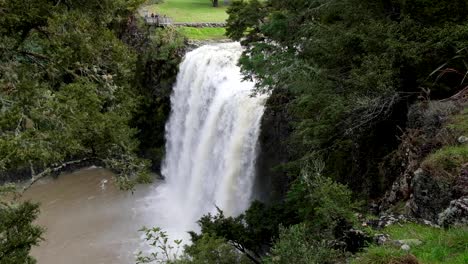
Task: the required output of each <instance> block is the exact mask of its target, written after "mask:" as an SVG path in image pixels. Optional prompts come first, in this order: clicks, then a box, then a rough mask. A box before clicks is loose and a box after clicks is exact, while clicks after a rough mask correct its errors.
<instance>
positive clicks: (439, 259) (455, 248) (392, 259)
mask: <svg viewBox="0 0 468 264" xmlns="http://www.w3.org/2000/svg"><path fill="white" fill-rule="evenodd" d="M383 232H384V233H387V234H389V235H390V238H391V239H393V240H400V239H418V240H420V241H422V244H421V245H412V246H411V249H410V252H409V253H410V254H412V255H414V256H415V257H416V258H417V259H418V260H419V261H420V262H421V263H425V264H432V263H434V264H435V263H449V264H462V263H463V264H464V263H468V227H466V226H465V227H458V228H451V229H441V228H433V227H429V226H423V225H418V224H412V223H410V224H404V225H401V226H400V225H393V226H390V227H387V228H386V229H385V230H384V231H383ZM406 254H407V253H406V252H404V251H403V250H401V249H400V248H399V247H397V246H392V245H384V246H377V245H372V246H370V247H369V248H367V249H366V251H365V252H363V253H361V254H359V255H358V256H357V257H356V258H355V259H354V261H353V262H352V263H360V264H361V263H364V264H365V263H377V264H378V263H382V264H383V263H399V262H398V259H399V258H401V257H403V256H405V255H406Z"/></svg>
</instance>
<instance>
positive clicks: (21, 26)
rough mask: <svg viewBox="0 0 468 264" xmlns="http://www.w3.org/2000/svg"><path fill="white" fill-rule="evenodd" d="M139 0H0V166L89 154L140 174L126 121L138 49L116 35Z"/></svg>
mask: <svg viewBox="0 0 468 264" xmlns="http://www.w3.org/2000/svg"><path fill="white" fill-rule="evenodd" d="M141 3H142V0H131V1H126V0H117V1H114V0H112V1H111V0H105V1H100V0H99V1H95V0H92V1H80V0H79V1H68V0H67V1H49V0H42V1H36V2H34V3H29V2H28V3H26V2H24V1H19V0H12V1H0V14H1V15H0V40H1V41H0V110H1V111H0V131H1V133H0V171H2V172H4V171H14V170H16V169H19V168H25V167H26V168H30V171H31V177H32V178H34V176H35V175H36V172H40V171H42V170H46V169H47V168H49V167H53V166H55V165H56V164H62V163H65V162H67V161H70V160H79V159H82V158H84V157H92V158H95V159H99V160H102V161H103V162H104V163H105V164H107V165H108V167H110V168H112V169H113V170H115V171H116V172H118V173H120V176H121V177H119V178H118V180H119V182H121V183H122V186H124V187H128V188H129V187H131V186H132V183H131V180H133V179H135V178H137V177H138V176H140V175H143V174H145V171H146V168H147V163H146V162H145V161H144V160H141V159H140V158H138V157H137V156H136V150H137V149H138V140H136V132H137V131H136V129H134V128H132V127H131V126H130V120H131V119H132V114H133V113H134V112H135V110H136V106H137V104H138V102H139V100H140V96H139V94H138V92H137V90H136V89H135V88H134V86H133V80H134V75H135V64H136V58H137V56H136V52H135V51H133V50H131V49H130V48H129V47H128V46H126V45H125V44H124V43H122V41H120V40H119V39H118V38H117V32H116V30H115V28H119V27H118V26H117V25H120V24H122V23H126V22H127V17H128V16H129V15H130V14H132V13H133V12H135V11H136V8H138V6H139V5H140V4H141Z"/></svg>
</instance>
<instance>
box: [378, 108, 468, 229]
mask: <svg viewBox="0 0 468 264" xmlns="http://www.w3.org/2000/svg"><path fill="white" fill-rule="evenodd" d="M463 109H466V102H464V101H450V100H449V101H434V102H431V101H429V102H428V101H426V102H421V103H418V104H415V105H414V106H412V107H411V109H410V111H409V114H408V127H407V129H406V131H405V133H404V135H403V136H402V140H401V144H400V146H399V148H398V150H396V151H395V152H394V153H393V156H392V163H393V164H394V167H395V168H396V169H395V168H394V169H391V170H388V171H391V172H396V173H398V174H399V176H398V177H397V179H396V180H395V181H394V183H393V185H392V187H391V189H390V190H389V191H388V192H387V193H386V195H385V197H384V198H383V199H382V200H381V202H380V206H379V209H380V212H389V211H396V210H400V211H399V213H406V214H407V215H409V216H410V217H412V218H419V219H425V220H428V221H430V222H432V223H439V224H440V225H450V224H453V223H464V222H466V214H467V212H466V209H467V208H468V207H467V206H466V200H465V197H468V169H467V168H468V163H467V164H464V163H466V161H465V162H464V161H463V160H461V161H457V162H458V163H457V165H456V166H455V165H450V170H449V171H446V169H445V167H444V166H446V165H444V164H445V163H444V162H445V161H444V160H448V162H449V164H452V163H451V161H450V157H451V156H449V155H447V156H444V158H443V159H440V158H439V160H437V159H430V157H431V155H434V153H436V152H438V151H439V150H441V149H447V148H446V147H452V148H454V147H456V148H459V147H463V146H464V145H465V144H466V143H465V138H464V135H463V132H460V131H458V130H454V129H453V128H452V127H453V126H452V127H451V124H455V125H457V124H456V123H453V122H454V121H453V117H454V116H457V115H460V113H461V112H462V111H463ZM451 122H452V123H451ZM457 122H460V121H457ZM461 122H463V121H461ZM432 157H433V156H432ZM458 157H460V156H458ZM462 159H463V158H462ZM460 164H461V165H460ZM463 164H464V165H463Z"/></svg>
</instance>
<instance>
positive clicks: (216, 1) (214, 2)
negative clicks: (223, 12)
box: [211, 0, 219, 7]
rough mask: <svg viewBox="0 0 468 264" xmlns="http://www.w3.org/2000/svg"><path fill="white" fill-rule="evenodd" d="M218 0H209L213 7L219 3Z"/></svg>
mask: <svg viewBox="0 0 468 264" xmlns="http://www.w3.org/2000/svg"><path fill="white" fill-rule="evenodd" d="M218 1H219V0H211V3H212V4H213V7H218V5H219V3H218Z"/></svg>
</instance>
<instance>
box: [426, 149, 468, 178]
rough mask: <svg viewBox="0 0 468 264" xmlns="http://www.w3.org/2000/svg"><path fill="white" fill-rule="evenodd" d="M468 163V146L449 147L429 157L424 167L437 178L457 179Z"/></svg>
mask: <svg viewBox="0 0 468 264" xmlns="http://www.w3.org/2000/svg"><path fill="white" fill-rule="evenodd" d="M466 163H468V146H467V145H459V146H447V147H443V148H441V149H439V150H437V151H436V152H434V153H432V154H431V155H429V156H428V157H427V158H426V159H425V160H424V161H423V162H422V167H423V168H424V169H426V170H428V171H430V172H432V173H435V174H434V175H435V176H442V177H445V176H449V177H450V178H451V177H456V176H457V174H458V170H459V168H460V167H461V166H462V165H463V164H466Z"/></svg>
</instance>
